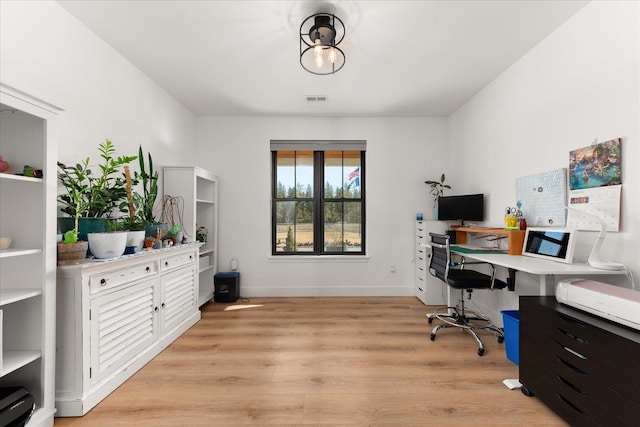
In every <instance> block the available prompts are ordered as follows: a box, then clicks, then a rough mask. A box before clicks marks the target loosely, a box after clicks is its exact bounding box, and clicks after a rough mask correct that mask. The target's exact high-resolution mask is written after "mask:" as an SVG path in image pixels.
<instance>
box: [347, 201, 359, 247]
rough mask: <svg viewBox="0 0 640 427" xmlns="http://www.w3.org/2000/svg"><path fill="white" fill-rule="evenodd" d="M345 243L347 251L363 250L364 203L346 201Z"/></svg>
mask: <svg viewBox="0 0 640 427" xmlns="http://www.w3.org/2000/svg"><path fill="white" fill-rule="evenodd" d="M343 230H344V243H345V250H347V251H357V252H359V251H361V250H362V203H361V202H345V203H344V228H343Z"/></svg>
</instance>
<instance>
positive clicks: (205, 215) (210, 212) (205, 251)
mask: <svg viewBox="0 0 640 427" xmlns="http://www.w3.org/2000/svg"><path fill="white" fill-rule="evenodd" d="M162 181H163V182H162V185H163V192H164V195H165V196H166V195H170V196H174V197H176V196H180V197H182V198H183V199H184V215H183V224H182V226H183V228H184V231H185V235H186V237H187V239H188V240H189V241H194V240H195V237H196V230H197V228H198V227H201V226H202V227H205V228H206V229H207V242H206V243H205V244H204V245H202V246H201V247H200V254H199V264H198V265H199V268H198V280H199V295H198V306H199V307H200V306H202V305H203V304H205V303H206V302H208V301H210V300H211V299H212V298H213V292H214V283H213V276H214V274H215V273H216V271H218V261H217V259H218V177H217V176H215V175H214V174H213V173H211V172H209V171H206V170H204V169H201V168H199V167H189V166H165V167H164V168H163V179H162Z"/></svg>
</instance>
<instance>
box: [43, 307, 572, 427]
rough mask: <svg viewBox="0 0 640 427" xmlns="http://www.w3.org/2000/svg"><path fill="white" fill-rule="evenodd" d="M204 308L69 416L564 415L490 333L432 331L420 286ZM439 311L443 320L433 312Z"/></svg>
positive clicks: (318, 421) (197, 419) (153, 420)
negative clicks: (540, 395)
mask: <svg viewBox="0 0 640 427" xmlns="http://www.w3.org/2000/svg"><path fill="white" fill-rule="evenodd" d="M238 304H263V306H262V307H254V308H245V309H240V310H233V311H224V309H225V308H226V307H228V306H230V305H231V304H220V303H213V302H212V303H209V304H207V305H205V306H204V307H203V313H202V320H201V321H200V322H199V323H198V324H197V325H195V326H194V327H193V328H191V329H190V330H189V331H188V332H187V333H185V334H184V335H183V336H182V337H180V338H179V339H178V340H177V341H176V342H175V343H173V344H172V345H171V346H170V347H169V348H167V349H166V350H165V351H164V352H162V353H161V354H160V355H158V356H157V357H156V358H155V359H154V360H153V361H152V362H151V363H149V364H148V365H147V366H145V367H144V368H143V369H141V370H140V371H139V372H138V373H136V374H135V375H134V376H133V377H132V378H131V379H130V380H129V381H127V382H126V383H125V384H123V385H122V386H121V387H120V388H118V389H117V390H116V391H115V392H113V393H112V394H111V395H110V396H108V397H107V398H106V399H105V400H103V401H102V402H101V403H100V404H98V406H96V407H95V408H94V409H93V410H91V411H90V412H89V413H88V414H87V415H85V416H84V417H78V418H57V419H56V422H55V427H63V426H73V427H81V426H92V427H95V426H125V425H126V426H196V425H206V426H238V425H252V426H256V425H270V426H274V425H317V426H320V425H325V426H328V425H361V426H371V425H395V426H405V425H438V426H444V425H447V426H467V425H468V426H486V425H502V426H515V425H521V426H543V425H544V426H566V424H565V423H564V422H563V421H562V420H561V419H560V418H559V417H558V416H556V415H555V414H554V413H553V412H552V411H551V410H550V409H548V408H547V407H546V406H545V405H544V404H543V403H542V402H540V401H539V400H538V399H537V398H535V397H533V398H529V397H526V396H524V395H523V394H522V393H521V392H520V391H519V390H509V389H507V388H506V387H505V386H504V385H503V384H502V380H503V379H505V378H518V367H517V366H516V365H515V364H514V363H512V362H510V361H509V360H508V359H507V358H506V356H505V350H504V344H498V343H497V341H496V340H495V339H494V338H493V336H492V335H489V334H483V337H485V338H486V339H485V344H486V347H487V350H486V353H485V355H484V356H483V357H479V356H478V355H477V353H476V351H477V346H476V343H475V341H474V340H473V339H472V338H471V337H470V336H469V335H468V334H466V333H464V332H461V331H459V330H445V331H443V332H442V333H441V334H440V333H439V335H438V337H437V338H436V340H435V341H433V342H432V341H430V340H429V333H430V330H431V327H430V326H429V325H428V324H427V321H426V318H425V314H426V313H427V312H430V311H431V308H430V307H425V306H424V305H422V303H421V302H419V301H418V300H417V299H416V298H411V297H394V298H386V297H384V298H260V299H258V298H254V299H251V301H249V302H240V301H238V302H237V303H235V304H234V305H238ZM434 323H435V322H434Z"/></svg>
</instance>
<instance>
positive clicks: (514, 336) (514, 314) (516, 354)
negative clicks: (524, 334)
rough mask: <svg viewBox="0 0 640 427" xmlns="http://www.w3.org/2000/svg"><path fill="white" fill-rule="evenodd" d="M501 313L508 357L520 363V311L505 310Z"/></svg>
mask: <svg viewBox="0 0 640 427" xmlns="http://www.w3.org/2000/svg"><path fill="white" fill-rule="evenodd" d="M501 313H502V322H503V324H504V344H505V345H504V347H505V350H506V351H507V359H509V360H511V361H512V362H513V363H515V364H516V365H518V364H519V363H520V311H519V310H503V311H501Z"/></svg>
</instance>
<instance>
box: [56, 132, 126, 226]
mask: <svg viewBox="0 0 640 427" xmlns="http://www.w3.org/2000/svg"><path fill="white" fill-rule="evenodd" d="M98 152H99V153H100V157H101V158H102V163H101V164H99V165H98V169H99V173H97V174H94V172H93V170H92V169H91V166H90V165H89V162H90V159H89V157H87V158H86V159H84V160H83V161H82V162H80V163H76V165H75V166H67V165H65V164H64V163H61V162H58V180H59V181H60V183H61V184H62V185H63V186H64V187H65V189H66V190H67V192H66V193H63V194H60V195H59V196H58V202H59V203H60V204H61V205H62V208H61V211H62V212H64V213H66V214H68V215H70V216H72V217H74V218H75V217H76V216H80V217H91V218H104V217H109V216H111V213H112V212H113V211H114V210H115V209H120V210H121V209H122V208H121V205H120V204H121V202H122V201H123V200H124V199H125V198H126V196H127V190H126V182H125V179H124V176H123V175H122V174H120V167H121V166H123V165H126V164H128V163H130V162H132V161H133V160H135V159H136V156H120V157H115V152H116V150H115V147H114V146H113V143H112V142H111V141H109V140H108V139H107V140H106V141H105V142H103V143H100V144H99V145H98ZM78 198H80V199H81V203H80V204H78ZM78 206H81V207H85V209H84V210H82V212H80V215H77V214H78V212H77V211H78Z"/></svg>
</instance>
